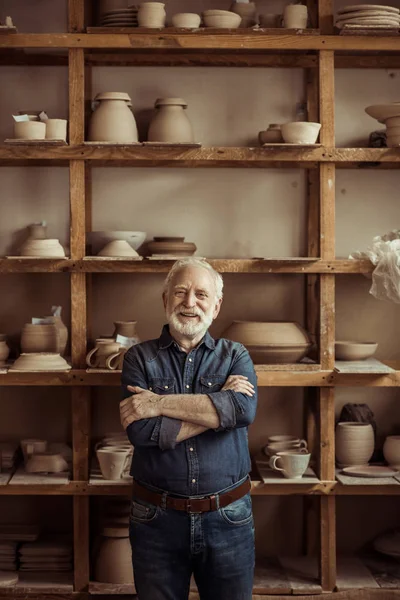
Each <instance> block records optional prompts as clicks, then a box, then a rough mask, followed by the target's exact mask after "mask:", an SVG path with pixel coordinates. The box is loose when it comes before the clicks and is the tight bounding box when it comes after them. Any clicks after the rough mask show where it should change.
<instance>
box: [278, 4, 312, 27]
mask: <svg viewBox="0 0 400 600" xmlns="http://www.w3.org/2000/svg"><path fill="white" fill-rule="evenodd" d="M283 26H284V27H286V28H287V29H306V27H307V6H304V5H303V4H289V5H288V6H286V7H285V9H284V11H283Z"/></svg>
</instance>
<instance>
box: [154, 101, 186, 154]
mask: <svg viewBox="0 0 400 600" xmlns="http://www.w3.org/2000/svg"><path fill="white" fill-rule="evenodd" d="M155 108H156V114H155V116H154V117H153V119H152V120H151V123H150V127H149V133H148V141H149V142H169V143H171V144H184V143H192V142H194V135H193V129H192V125H191V123H190V121H189V119H188V118H187V116H186V114H185V109H186V108H187V103H186V102H185V101H184V100H182V99H181V98H158V99H157V100H156V103H155Z"/></svg>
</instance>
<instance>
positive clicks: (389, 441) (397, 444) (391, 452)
mask: <svg viewBox="0 0 400 600" xmlns="http://www.w3.org/2000/svg"><path fill="white" fill-rule="evenodd" d="M383 456H384V457H385V460H386V462H387V463H388V464H389V465H390V466H393V467H398V468H399V469H400V435H388V436H387V438H386V440H385V443H384V444H383Z"/></svg>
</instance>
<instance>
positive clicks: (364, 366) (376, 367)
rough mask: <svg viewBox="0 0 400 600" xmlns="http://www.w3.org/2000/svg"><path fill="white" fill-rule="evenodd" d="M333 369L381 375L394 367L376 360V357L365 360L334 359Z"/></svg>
mask: <svg viewBox="0 0 400 600" xmlns="http://www.w3.org/2000/svg"><path fill="white" fill-rule="evenodd" d="M335 371H337V372H338V373H365V374H368V375H381V374H387V373H393V372H394V369H393V368H392V367H389V365H386V364H384V363H382V362H381V361H379V360H377V359H376V358H367V359H366V360H355V361H344V360H336V361H335Z"/></svg>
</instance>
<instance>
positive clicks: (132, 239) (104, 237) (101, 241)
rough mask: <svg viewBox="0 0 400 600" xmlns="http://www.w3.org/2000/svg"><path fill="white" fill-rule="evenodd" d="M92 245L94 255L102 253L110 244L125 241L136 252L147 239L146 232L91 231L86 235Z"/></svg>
mask: <svg viewBox="0 0 400 600" xmlns="http://www.w3.org/2000/svg"><path fill="white" fill-rule="evenodd" d="M86 238H87V240H88V243H89V244H91V247H92V252H93V254H97V252H100V250H101V249H102V248H104V246H105V245H106V244H108V242H112V241H114V240H125V241H126V242H128V244H129V245H130V246H132V248H133V249H134V250H137V249H138V248H139V247H140V246H141V245H142V244H143V242H144V240H145V239H146V232H145V231H90V232H88V233H87V234H86Z"/></svg>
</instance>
